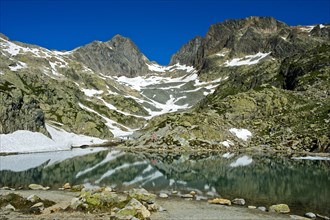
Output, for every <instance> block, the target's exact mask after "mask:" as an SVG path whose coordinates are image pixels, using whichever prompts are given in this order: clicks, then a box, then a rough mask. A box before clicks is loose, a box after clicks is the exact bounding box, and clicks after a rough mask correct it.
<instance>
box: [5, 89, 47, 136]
mask: <svg viewBox="0 0 330 220" xmlns="http://www.w3.org/2000/svg"><path fill="white" fill-rule="evenodd" d="M0 86H1V87H0V103H1V105H0V133H1V134H7V133H12V132H14V131H16V130H29V131H35V132H41V133H43V134H46V135H48V132H47V130H46V128H45V117H44V112H43V111H42V110H41V108H40V106H39V103H38V101H37V100H35V99H34V98H33V97H31V96H26V95H24V94H23V93H22V91H21V90H19V89H16V88H15V89H14V88H12V87H11V90H10V92H8V89H7V90H6V91H5V90H4V86H6V87H7V88H8V87H10V85H8V84H7V85H4V84H1V83H0Z"/></svg>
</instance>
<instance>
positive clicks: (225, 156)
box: [222, 152, 235, 159]
mask: <svg viewBox="0 0 330 220" xmlns="http://www.w3.org/2000/svg"><path fill="white" fill-rule="evenodd" d="M233 156H235V154H234V153H229V152H227V153H225V154H223V155H222V157H223V158H227V159H229V158H231V157H233Z"/></svg>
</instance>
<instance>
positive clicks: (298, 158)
mask: <svg viewBox="0 0 330 220" xmlns="http://www.w3.org/2000/svg"><path fill="white" fill-rule="evenodd" d="M292 159H294V160H330V157H317V156H315V157H314V156H306V157H292Z"/></svg>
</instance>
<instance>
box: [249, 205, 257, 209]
mask: <svg viewBox="0 0 330 220" xmlns="http://www.w3.org/2000/svg"><path fill="white" fill-rule="evenodd" d="M256 208H257V206H254V205H249V206H248V209H256Z"/></svg>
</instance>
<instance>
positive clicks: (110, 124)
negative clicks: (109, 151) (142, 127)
mask: <svg viewBox="0 0 330 220" xmlns="http://www.w3.org/2000/svg"><path fill="white" fill-rule="evenodd" d="M79 106H80V108H82V109H85V110H87V111H89V112H92V113H94V114H96V115H98V116H100V117H101V118H103V119H104V120H105V121H106V124H105V125H106V126H108V128H109V129H110V131H111V132H112V134H113V135H114V136H115V137H125V136H129V135H131V134H133V132H134V131H135V130H133V129H130V128H128V127H126V126H124V125H121V124H120V126H121V127H123V128H125V129H126V130H127V131H123V130H122V129H120V128H119V127H118V126H116V125H117V124H119V123H117V122H115V121H114V120H111V119H109V118H107V117H105V116H103V115H101V114H100V113H98V112H96V111H94V110H93V109H91V108H89V107H87V106H85V105H83V104H81V103H79Z"/></svg>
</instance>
